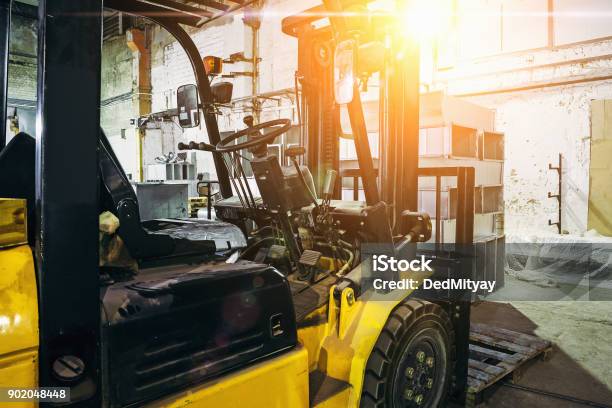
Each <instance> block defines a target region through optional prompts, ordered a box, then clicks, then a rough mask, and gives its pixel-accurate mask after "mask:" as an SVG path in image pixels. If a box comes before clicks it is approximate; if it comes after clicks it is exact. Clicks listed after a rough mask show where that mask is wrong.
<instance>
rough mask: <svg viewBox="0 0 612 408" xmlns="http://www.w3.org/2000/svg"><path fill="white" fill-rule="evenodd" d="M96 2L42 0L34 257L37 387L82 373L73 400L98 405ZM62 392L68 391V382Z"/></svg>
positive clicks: (98, 18) (98, 53)
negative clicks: (73, 363) (69, 370)
mask: <svg viewBox="0 0 612 408" xmlns="http://www.w3.org/2000/svg"><path fill="white" fill-rule="evenodd" d="M101 28H102V0H79V1H74V0H53V1H48V0H41V1H40V3H39V25H38V35H39V47H38V55H39V68H38V102H37V103H38V112H37V113H38V120H39V123H40V125H39V126H38V128H37V134H36V154H37V157H36V160H37V164H36V205H37V216H38V217H39V228H38V231H37V242H36V261H37V273H38V287H39V316H40V358H39V383H40V386H42V387H50V386H59V385H60V383H59V382H58V381H57V380H56V378H55V376H54V375H53V373H52V369H53V368H52V366H53V362H54V361H56V360H57V359H60V358H61V357H62V356H66V355H73V356H76V357H78V358H79V359H80V360H81V361H82V362H83V367H84V374H83V376H82V377H81V379H80V380H79V381H77V382H75V383H72V384H69V385H70V386H71V388H72V390H71V400H72V404H74V405H77V404H80V405H88V406H99V405H100V399H99V398H100V391H99V390H100V379H99V373H100V363H99V359H100V355H99V350H100V348H99V345H98V344H99V330H100V307H99V271H98V211H99V208H98V205H99V203H98V194H99V193H98V186H99V180H98V154H97V146H98V137H99V133H100V111H99V108H100V58H101V45H102V44H101V38H102V36H101ZM62 386H66V385H65V384H64V385H62Z"/></svg>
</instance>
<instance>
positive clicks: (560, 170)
mask: <svg viewBox="0 0 612 408" xmlns="http://www.w3.org/2000/svg"><path fill="white" fill-rule="evenodd" d="M548 170H554V171H556V172H557V174H558V176H559V192H558V193H557V194H553V193H551V192H550V191H549V192H548V198H556V199H557V201H558V202H559V216H558V221H557V222H552V220H548V225H551V226H552V225H556V226H557V230H558V231H559V234H561V210H562V203H563V201H562V199H561V191H562V188H563V155H562V154H561V153H559V165H558V166H556V167H555V166H553V165H552V164H551V163H549V164H548Z"/></svg>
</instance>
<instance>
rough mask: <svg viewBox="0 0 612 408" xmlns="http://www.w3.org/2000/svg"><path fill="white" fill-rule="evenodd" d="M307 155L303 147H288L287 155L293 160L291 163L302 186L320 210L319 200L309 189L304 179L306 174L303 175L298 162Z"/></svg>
mask: <svg viewBox="0 0 612 408" xmlns="http://www.w3.org/2000/svg"><path fill="white" fill-rule="evenodd" d="M305 153H306V149H304V148H303V147H302V146H292V147H288V148H286V149H285V154H286V155H287V156H288V157H289V159H291V162H292V163H293V166H294V167H295V171H297V175H298V177H299V178H300V181H301V182H302V185H303V186H304V188H305V189H306V191H308V195H309V196H310V199H311V200H312V202H313V204H314V205H315V207H317V208H318V207H319V203H317V198H316V197H315V195H314V193H313V192H312V191H311V190H310V187H308V184H307V183H306V179H305V178H304V174H303V173H302V170H301V169H300V165H299V164H298V162H297V157H298V156H302V155H303V154H305Z"/></svg>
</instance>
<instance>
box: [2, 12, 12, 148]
mask: <svg viewBox="0 0 612 408" xmlns="http://www.w3.org/2000/svg"><path fill="white" fill-rule="evenodd" d="M11 5H12V0H0V151H2V149H4V146H5V145H6V101H7V99H8V64H9V47H10V44H9V38H10V35H11Z"/></svg>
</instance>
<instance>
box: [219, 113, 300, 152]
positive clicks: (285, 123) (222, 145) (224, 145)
mask: <svg viewBox="0 0 612 408" xmlns="http://www.w3.org/2000/svg"><path fill="white" fill-rule="evenodd" d="M279 125H282V127H280V128H278V129H275V130H273V131H271V132H270V133H267V134H265V135H263V136H260V137H257V138H254V139H251V140H247V141H246V142H242V143H238V144H235V145H229V144H230V143H231V142H233V141H234V140H238V139H239V138H241V137H243V136H247V135H250V134H253V133H255V132H258V131H260V130H262V129H267V128H271V127H273V126H279ZM290 128H291V120H289V119H276V120H270V121H268V122H263V123H260V124H259V125H255V126H252V127H248V128H245V129H242V130H239V131H238V132H236V133H232V134H231V135H229V136H228V137H226V138H225V139H223V140H222V141H220V142H219V143H217V151H218V152H220V153H230V152H237V151H239V150H243V149H249V148H251V147H255V146H258V145H260V144H264V143H265V144H268V143H270V142H272V141H273V140H274V139H276V137H277V136H279V135H282V134H283V133H285V132H287V131H288V130H289V129H290Z"/></svg>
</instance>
